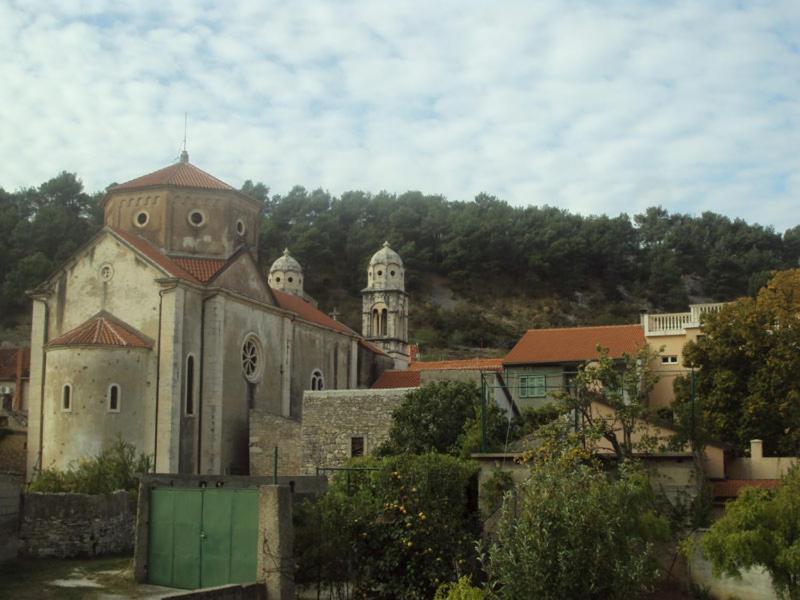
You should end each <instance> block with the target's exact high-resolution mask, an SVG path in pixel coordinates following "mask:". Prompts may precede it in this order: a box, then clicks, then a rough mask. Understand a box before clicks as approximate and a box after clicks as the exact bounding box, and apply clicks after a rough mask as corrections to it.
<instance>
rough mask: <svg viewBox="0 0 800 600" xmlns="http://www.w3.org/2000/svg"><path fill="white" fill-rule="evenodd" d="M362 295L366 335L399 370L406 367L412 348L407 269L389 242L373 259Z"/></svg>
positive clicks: (370, 262) (363, 324)
mask: <svg viewBox="0 0 800 600" xmlns="http://www.w3.org/2000/svg"><path fill="white" fill-rule="evenodd" d="M361 296H362V299H363V303H362V306H363V308H362V326H361V333H362V335H363V336H364V337H365V338H366V339H367V340H369V341H370V342H373V343H374V344H375V345H377V346H378V347H380V348H381V349H382V350H383V351H384V352H386V353H387V354H388V355H389V356H391V357H392V358H393V359H394V368H395V369H405V368H406V367H408V351H409V349H408V294H407V293H406V290H405V269H404V268H403V261H402V259H401V258H400V255H399V254H397V252H395V251H394V250H392V249H391V248H390V247H389V242H384V243H383V247H382V248H381V249H380V250H378V251H377V252H376V253H375V254H374V255H373V256H372V258H371V259H370V261H369V266H368V267H367V287H365V288H364V289H363V290H361Z"/></svg>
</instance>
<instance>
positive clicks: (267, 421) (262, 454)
mask: <svg viewBox="0 0 800 600" xmlns="http://www.w3.org/2000/svg"><path fill="white" fill-rule="evenodd" d="M275 446H277V447H278V475H279V476H292V475H299V474H300V455H301V451H300V422H299V421H295V420H294V419H287V418H286V417H281V416H279V415H274V414H271V413H268V412H266V411H263V410H256V409H253V410H251V411H250V475H251V476H255V477H258V476H264V477H269V476H272V457H273V451H274V448H275Z"/></svg>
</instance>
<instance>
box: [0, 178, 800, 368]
mask: <svg viewBox="0 0 800 600" xmlns="http://www.w3.org/2000/svg"><path fill="white" fill-rule="evenodd" d="M242 190H243V191H244V192H246V193H248V194H251V195H253V196H254V197H256V198H258V199H259V200H261V201H262V202H263V204H264V217H263V221H262V230H261V244H260V248H259V258H260V262H261V264H262V265H263V266H264V267H265V268H268V267H269V264H270V263H271V261H272V260H274V259H275V258H276V257H277V256H278V255H279V254H280V252H281V251H282V250H283V248H284V247H287V246H288V247H289V248H290V250H291V251H292V254H293V255H294V256H295V257H296V258H297V259H298V260H299V261H300V262H301V264H302V265H303V267H304V269H305V271H306V289H307V291H309V292H310V293H311V294H312V295H313V296H315V297H316V298H317V299H318V300H319V302H320V306H321V308H323V309H325V310H328V311H330V310H331V309H333V308H334V307H336V308H337V309H338V311H339V312H340V314H341V315H342V316H341V318H342V320H344V321H345V322H346V323H347V324H348V325H350V326H352V327H354V328H355V329H360V294H359V291H360V289H361V288H362V287H363V286H364V285H365V273H366V271H365V268H366V263H367V261H368V260H369V257H370V256H371V255H372V253H373V252H375V251H376V250H377V249H378V248H379V247H380V245H381V243H382V242H383V241H384V240H388V241H389V242H390V243H391V244H392V247H393V248H394V249H395V250H397V251H398V252H399V253H400V255H401V256H402V257H403V259H404V261H405V263H406V268H407V286H408V290H409V292H410V293H411V294H412V298H411V311H412V313H411V314H412V320H411V327H410V329H411V331H410V334H411V338H412V341H416V342H418V343H420V344H421V345H422V348H423V351H427V352H429V353H432V354H434V355H437V356H438V355H440V354H443V353H444V351H443V350H442V349H449V351H451V352H454V353H455V354H465V355H466V354H470V353H472V352H474V349H476V348H486V349H496V350H498V351H499V350H502V349H505V348H507V347H508V346H509V345H510V344H511V343H513V341H515V340H516V338H517V337H518V335H519V334H520V332H521V331H523V330H524V329H525V328H527V327H532V326H558V325H569V324H590V323H600V322H603V323H607V322H626V321H628V322H629V321H633V320H636V319H637V318H638V313H639V310H640V309H642V308H646V307H647V308H650V309H653V310H685V309H686V305H687V304H688V303H689V302H690V301H703V300H727V299H731V298H733V297H736V296H739V295H742V294H747V293H751V292H753V291H754V290H756V289H757V288H758V287H759V286H760V285H761V284H762V283H763V282H764V281H765V280H766V277H767V274H768V272H769V271H770V270H772V269H779V268H786V267H790V266H796V265H797V264H798V259H799V258H800V227H794V228H793V229H790V230H788V231H786V232H784V233H783V234H781V233H778V232H775V231H773V230H772V229H771V228H765V227H762V226H760V225H752V224H748V223H745V222H744V221H741V220H731V219H729V218H727V217H725V216H722V215H719V214H715V213H710V212H707V213H703V214H702V215H701V216H699V217H693V216H689V215H682V214H670V213H668V212H667V211H666V210H664V209H662V208H660V207H658V208H650V209H648V210H647V211H645V213H644V214H638V215H634V216H629V215H626V214H621V215H618V216H615V217H609V216H588V217H587V216H581V215H577V214H572V213H570V212H568V211H565V210H562V209H558V208H555V207H549V206H529V207H512V206H510V205H508V204H507V203H505V202H503V201H502V200H499V199H497V198H494V197H491V196H487V195H480V196H478V197H476V198H475V199H474V200H473V201H469V202H460V201H458V202H457V201H449V200H447V199H445V198H443V197H441V196H436V195H426V194H422V193H420V192H407V193H405V194H401V195H399V196H398V195H394V194H388V193H378V194H370V193H366V192H360V191H353V192H346V193H344V194H342V195H341V196H337V197H335V196H332V195H330V194H328V193H327V192H324V191H321V190H317V191H311V192H310V191H307V190H305V189H303V188H300V187H297V188H295V189H293V190H292V191H291V192H289V193H288V194H286V195H283V196H279V195H270V194H269V191H268V189H267V188H266V187H265V186H264V185H263V184H260V183H258V184H253V183H252V182H250V181H248V182H246V183H245V185H244V186H243V188H242ZM101 197H102V193H95V194H87V193H85V192H84V190H83V189H82V186H81V184H80V181H79V180H78V179H77V177H76V176H75V175H72V174H68V173H62V174H61V175H59V176H58V177H56V178H54V179H52V180H51V181H48V182H46V183H44V184H42V185H41V186H39V187H38V188H31V189H27V190H22V191H18V192H14V193H10V192H5V191H2V190H0V274H1V275H2V290H1V291H0V311H2V316H3V321H4V322H5V324H6V325H8V324H9V323H10V322H13V321H14V320H20V319H24V318H25V315H26V314H27V312H28V310H29V303H28V300H27V298H26V297H25V296H24V294H23V291H24V290H25V289H28V288H30V287H32V286H34V285H35V284H36V283H38V282H39V281H41V280H42V279H43V278H44V277H45V276H46V275H47V274H48V273H49V272H51V271H52V270H53V269H54V268H55V267H56V266H57V265H58V264H59V263H60V262H61V261H63V260H64V259H65V258H66V257H68V256H69V255H70V254H71V253H72V252H73V251H74V250H75V248H77V247H78V246H79V245H80V244H81V243H82V242H84V241H85V240H86V239H88V238H89V236H90V235H91V234H92V233H93V232H94V231H96V230H97V229H98V228H99V227H100V226H101V221H102V218H101V216H100V211H99V210H98V209H97V201H98V200H99V198H101ZM487 351H490V350H487Z"/></svg>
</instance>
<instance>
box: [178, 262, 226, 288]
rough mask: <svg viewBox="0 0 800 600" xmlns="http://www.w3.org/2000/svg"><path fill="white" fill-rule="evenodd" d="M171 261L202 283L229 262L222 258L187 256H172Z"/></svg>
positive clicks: (206, 281)
mask: <svg viewBox="0 0 800 600" xmlns="http://www.w3.org/2000/svg"><path fill="white" fill-rule="evenodd" d="M172 261H173V262H174V263H175V264H177V265H178V266H179V267H181V268H182V269H183V270H185V271H188V272H189V273H191V274H192V276H193V277H194V278H195V279H197V280H198V281H201V282H202V283H208V282H209V281H210V280H211V279H212V278H213V277H214V275H216V274H217V273H219V272H220V270H221V269H222V267H224V266H225V265H227V264H228V262H229V261H227V260H224V259H222V258H187V257H174V258H172Z"/></svg>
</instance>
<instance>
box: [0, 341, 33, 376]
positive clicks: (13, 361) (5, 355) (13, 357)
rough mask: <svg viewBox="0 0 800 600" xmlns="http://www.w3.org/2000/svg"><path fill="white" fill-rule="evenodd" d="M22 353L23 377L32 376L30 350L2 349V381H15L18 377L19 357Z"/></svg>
mask: <svg viewBox="0 0 800 600" xmlns="http://www.w3.org/2000/svg"><path fill="white" fill-rule="evenodd" d="M20 353H22V377H23V378H27V377H29V376H30V370H31V349H30V348H0V379H3V380H6V379H14V378H15V377H16V376H17V357H18V355H19V354H20Z"/></svg>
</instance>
